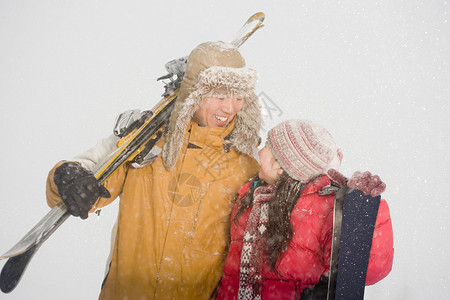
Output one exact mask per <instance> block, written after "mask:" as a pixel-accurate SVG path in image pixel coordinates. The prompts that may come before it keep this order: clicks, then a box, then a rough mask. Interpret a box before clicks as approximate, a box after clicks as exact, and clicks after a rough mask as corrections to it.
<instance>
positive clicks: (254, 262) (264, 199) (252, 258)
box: [238, 186, 273, 300]
mask: <svg viewBox="0 0 450 300" xmlns="http://www.w3.org/2000/svg"><path fill="white" fill-rule="evenodd" d="M272 196H273V187H272V186H260V187H257V188H256V189H255V191H254V192H253V206H252V210H251V212H250V216H249V218H248V222H247V226H246V228H245V232H244V239H243V247H242V253H241V267H240V275H239V292H238V299H240V300H244V299H257V300H260V299H261V283H262V266H263V262H264V246H265V243H266V239H265V235H264V233H265V231H266V229H267V221H268V217H269V215H268V213H269V203H268V201H269V200H270V199H271V198H272Z"/></svg>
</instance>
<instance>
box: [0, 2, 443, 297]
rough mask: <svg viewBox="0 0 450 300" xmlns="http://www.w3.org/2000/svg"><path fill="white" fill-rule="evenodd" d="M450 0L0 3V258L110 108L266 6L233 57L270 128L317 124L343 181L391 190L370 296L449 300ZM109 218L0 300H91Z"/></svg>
mask: <svg viewBox="0 0 450 300" xmlns="http://www.w3.org/2000/svg"><path fill="white" fill-rule="evenodd" d="M449 5H450V4H449V2H448V1H431V0H430V1H429V0H427V1H425V0H424V1H416V0H407V1H406V0H405V1H397V0H390V1H329V2H328V3H325V2H324V1H309V0H307V1H247V2H240V1H220V2H219V1H191V2H189V3H188V2H187V1H185V2H183V1H158V2H150V1H143V0H142V1H133V0H127V1H93V0H89V1H87V0H77V1H67V0H64V1H61V0H58V1H56V0H55V1H49V0H41V1H31V0H29V1H25V0H24V1H6V0H3V1H0V45H1V47H0V99H1V121H0V122H1V123H0V124H1V127H0V128H1V130H2V132H3V139H2V147H1V150H0V151H1V155H0V166H1V169H0V188H1V191H2V192H1V193H2V199H1V200H0V201H1V210H0V241H1V242H0V252H2V253H3V252H6V251H7V250H8V249H9V248H10V247H11V246H12V245H13V244H15V243H16V242H17V241H18V240H19V239H20V238H21V237H22V236H23V235H24V234H25V233H26V232H27V231H28V230H29V229H30V228H31V227H32V226H33V225H34V224H35V223H36V222H37V221H38V220H39V219H40V218H41V217H42V216H43V215H44V214H45V213H46V212H47V211H48V208H47V206H46V204H45V179H46V176H47V173H48V171H49V170H50V168H51V167H52V166H53V165H54V164H55V163H56V162H57V161H59V160H61V159H70V158H71V157H73V156H75V155H76V154H78V153H80V152H82V151H84V150H86V149H87V148H89V147H90V146H92V145H93V144H94V143H95V142H96V141H97V140H98V139H99V138H101V137H104V136H107V135H109V134H110V132H111V130H112V126H113V121H114V118H115V116H116V115H117V114H118V113H120V112H122V111H124V110H127V109H134V108H140V109H149V108H150V107H152V106H153V105H154V104H155V103H156V102H157V101H158V100H159V99H160V95H161V94H162V92H163V88H162V84H161V83H158V82H156V81H155V79H156V78H157V77H159V76H161V75H164V74H165V69H164V64H165V63H166V62H167V61H169V60H171V59H174V58H178V57H181V56H184V55H187V54H189V52H190V50H191V49H192V48H193V47H195V46H196V45H197V44H199V43H201V42H204V41H208V40H220V39H222V40H223V39H225V40H226V39H228V38H230V37H231V36H232V35H233V33H234V32H236V31H237V30H238V29H239V28H240V26H241V25H242V24H243V23H244V22H245V20H246V19H247V18H248V17H249V16H250V15H252V14H253V13H255V12H257V11H263V12H264V13H265V14H266V21H265V27H264V28H263V29H262V30H261V31H259V32H257V33H256V34H255V35H254V36H253V37H252V38H251V39H250V40H249V41H248V42H247V43H246V44H244V45H243V46H242V47H241V52H242V53H243V55H244V56H245V57H246V60H247V64H248V65H251V66H254V67H255V68H257V69H258V71H259V75H260V80H259V83H258V89H259V91H261V92H264V93H265V95H267V97H268V98H270V99H271V100H272V101H274V102H275V103H276V105H277V106H278V108H279V110H278V111H276V110H275V111H272V112H274V114H272V115H268V114H267V115H266V116H265V122H266V124H265V128H270V127H271V126H273V125H275V124H276V123H278V122H280V121H281V120H284V119H288V118H306V119H311V120H314V121H316V122H318V123H320V124H322V125H324V126H325V127H326V128H328V129H329V131H330V132H331V133H332V134H333V136H334V138H335V140H336V142H337V143H338V144H339V145H340V146H341V148H342V150H343V153H344V164H343V166H342V171H343V172H344V173H345V174H346V175H351V173H352V172H353V171H356V170H371V171H373V172H375V173H377V174H380V175H381V177H382V178H383V179H384V181H385V182H386V183H387V186H388V188H387V190H386V192H385V193H384V197H385V198H386V199H387V200H388V203H389V205H390V209H391V215H392V221H393V226H394V239H395V241H394V243H395V244H394V247H395V250H396V253H395V258H394V268H393V270H392V272H391V274H390V275H389V276H388V277H387V278H385V279H384V280H383V281H381V282H380V283H378V284H377V285H375V286H372V287H368V288H367V289H366V299H433V298H434V299H444V298H446V297H448V296H449V295H450V283H449V282H450V277H449V275H448V274H449V272H448V270H449V269H450V259H449V258H448V257H449V255H450V250H449V242H448V240H449V236H450V217H449V216H450V214H449V204H448V203H449V202H448V200H447V199H446V197H445V196H447V194H448V193H447V190H448V188H447V187H446V180H445V175H446V174H448V168H449V167H450V164H449V158H448V154H447V149H448V148H449V146H450V136H449V135H450V134H449V131H450V130H449V127H450V126H449V118H450V109H449V105H448V101H449V98H450V70H449V64H450V24H449V19H450V16H449V12H450V8H449ZM268 103H270V102H268ZM272 108H274V107H272ZM275 112H276V113H275ZM262 135H265V132H262ZM116 209H117V206H112V207H110V208H108V209H104V210H103V211H102V214H101V216H100V217H96V216H91V217H89V219H88V220H87V221H81V220H79V219H75V218H70V219H69V220H68V221H67V222H66V223H65V224H64V225H63V226H62V227H61V228H60V229H59V230H58V231H57V232H56V233H55V234H54V236H52V237H51V238H50V240H48V241H47V242H46V244H44V246H43V247H42V248H41V249H40V250H39V251H38V253H37V254H36V256H35V258H34V259H33V261H32V263H31V265H30V266H29V268H28V270H27V272H26V273H25V275H24V278H23V279H22V281H21V282H20V284H19V286H18V287H17V288H16V290H14V291H13V292H12V293H11V294H9V295H5V294H0V299H29V298H33V299H59V298H61V297H62V296H61V295H64V296H63V298H64V299H95V298H96V297H97V296H98V293H99V290H100V285H101V282H102V279H103V272H104V267H105V263H106V259H107V256H108V253H109V239H110V229H111V226H112V224H113V222H114V220H115V217H116V213H117V211H116ZM3 264H4V263H3V262H0V267H2V266H3ZM31 295H32V296H31Z"/></svg>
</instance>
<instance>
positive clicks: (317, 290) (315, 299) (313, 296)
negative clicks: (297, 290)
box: [300, 275, 328, 300]
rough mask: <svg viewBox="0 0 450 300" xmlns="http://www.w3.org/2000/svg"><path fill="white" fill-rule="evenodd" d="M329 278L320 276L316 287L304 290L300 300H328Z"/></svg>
mask: <svg viewBox="0 0 450 300" xmlns="http://www.w3.org/2000/svg"><path fill="white" fill-rule="evenodd" d="M327 292H328V277H327V276H324V275H322V276H320V279H319V282H318V283H316V285H315V286H313V287H310V288H307V289H304V290H303V291H302V294H301V296H300V300H327Z"/></svg>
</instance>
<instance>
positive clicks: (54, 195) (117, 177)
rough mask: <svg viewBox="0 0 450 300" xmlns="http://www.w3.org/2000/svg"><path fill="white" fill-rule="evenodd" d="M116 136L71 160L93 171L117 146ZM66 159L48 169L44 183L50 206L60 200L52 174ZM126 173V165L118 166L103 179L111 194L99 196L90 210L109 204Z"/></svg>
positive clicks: (100, 142) (118, 190) (119, 188)
mask: <svg viewBox="0 0 450 300" xmlns="http://www.w3.org/2000/svg"><path fill="white" fill-rule="evenodd" d="M118 140H119V139H118V138H117V137H115V136H114V135H111V136H110V137H108V138H106V139H102V140H100V141H99V142H98V143H97V144H96V145H95V146H94V147H92V148H91V149H89V150H87V151H86V152H84V153H82V154H80V155H78V156H76V157H75V158H74V159H73V160H72V161H73V162H75V163H78V164H80V165H81V166H82V167H83V168H85V169H88V170H90V171H94V168H95V166H96V165H97V164H98V163H100V162H101V161H102V160H103V159H104V158H105V157H107V155H108V154H110V153H111V152H112V151H114V149H115V148H117V142H118ZM65 162H67V161H61V162H59V163H57V164H56V165H55V166H54V167H53V169H51V170H50V172H49V174H48V177H47V184H46V197H47V204H48V205H49V206H50V207H54V206H55V205H56V204H57V203H58V202H59V201H61V196H60V195H59V192H58V188H57V186H56V184H55V182H54V180H53V176H54V173H55V170H56V168H58V167H59V166H60V165H62V164H63V163H65ZM126 173H127V168H126V166H123V167H121V168H119V169H118V170H117V171H116V172H115V173H114V174H113V175H112V176H111V177H110V178H109V179H108V180H106V181H105V183H104V186H105V187H106V188H107V189H108V191H109V192H110V194H111V198H107V199H106V198H99V199H98V201H97V202H96V203H95V204H94V206H93V207H92V209H91V211H90V212H93V211H95V210H96V209H98V208H101V207H104V206H106V205H108V204H110V203H111V202H112V201H113V200H114V199H115V198H117V196H118V195H120V193H121V192H122V186H123V182H124V181H125V177H126Z"/></svg>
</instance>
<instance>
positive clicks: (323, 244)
mask: <svg viewBox="0 0 450 300" xmlns="http://www.w3.org/2000/svg"><path fill="white" fill-rule="evenodd" d="M329 183H330V179H329V178H328V177H327V176H323V177H321V178H318V179H317V180H315V181H314V182H311V183H310V184H308V185H307V186H306V187H305V188H304V189H303V192H302V195H301V197H300V199H299V200H298V201H297V204H296V205H295V208H294V210H293V211H292V213H291V222H292V226H293V230H294V236H293V238H292V241H291V243H290V244H289V248H288V250H286V252H285V253H284V255H283V256H282V257H281V259H279V260H278V262H277V265H276V269H277V271H278V273H276V272H275V271H271V270H270V268H269V267H268V266H267V265H266V264H264V266H263V283H262V290H261V296H262V299H294V298H295V297H296V296H297V297H299V295H300V293H301V291H302V290H304V289H305V288H307V287H310V286H313V285H315V284H316V283H317V282H318V281H319V278H320V276H321V275H322V274H326V273H328V272H329V268H330V254H331V241H332V230H333V206H334V194H331V195H325V196H321V195H319V194H318V191H320V190H321V189H322V188H323V187H325V186H327V185H328V184H329ZM249 184H250V183H247V184H246V185H244V186H243V187H242V188H241V189H240V190H239V194H240V195H244V194H245V193H246V192H247V190H248V188H249ZM238 201H239V199H238ZM250 211H251V208H248V209H247V210H246V211H245V212H244V213H243V214H242V216H241V217H240V218H239V219H238V222H231V244H230V249H229V252H228V256H227V259H226V262H225V266H224V269H223V278H222V282H221V285H220V289H219V293H218V297H217V299H237V295H238V290H239V267H240V259H241V251H242V240H243V235H244V231H245V227H246V224H247V220H248V217H249V214H250ZM236 213H237V205H235V206H234V208H233V212H232V216H231V217H232V219H234V217H235V215H236ZM393 256H394V249H393V235H392V224H391V219H390V214H389V207H388V205H387V203H386V201H385V200H381V204H380V208H379V211H378V216H377V222H376V225H375V232H374V234H373V242H372V249H371V253H370V259H369V266H368V270H367V276H366V285H371V284H374V283H376V282H378V281H380V280H381V279H383V278H384V277H386V276H387V275H388V274H389V272H390V271H391V268H392V260H393Z"/></svg>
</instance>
